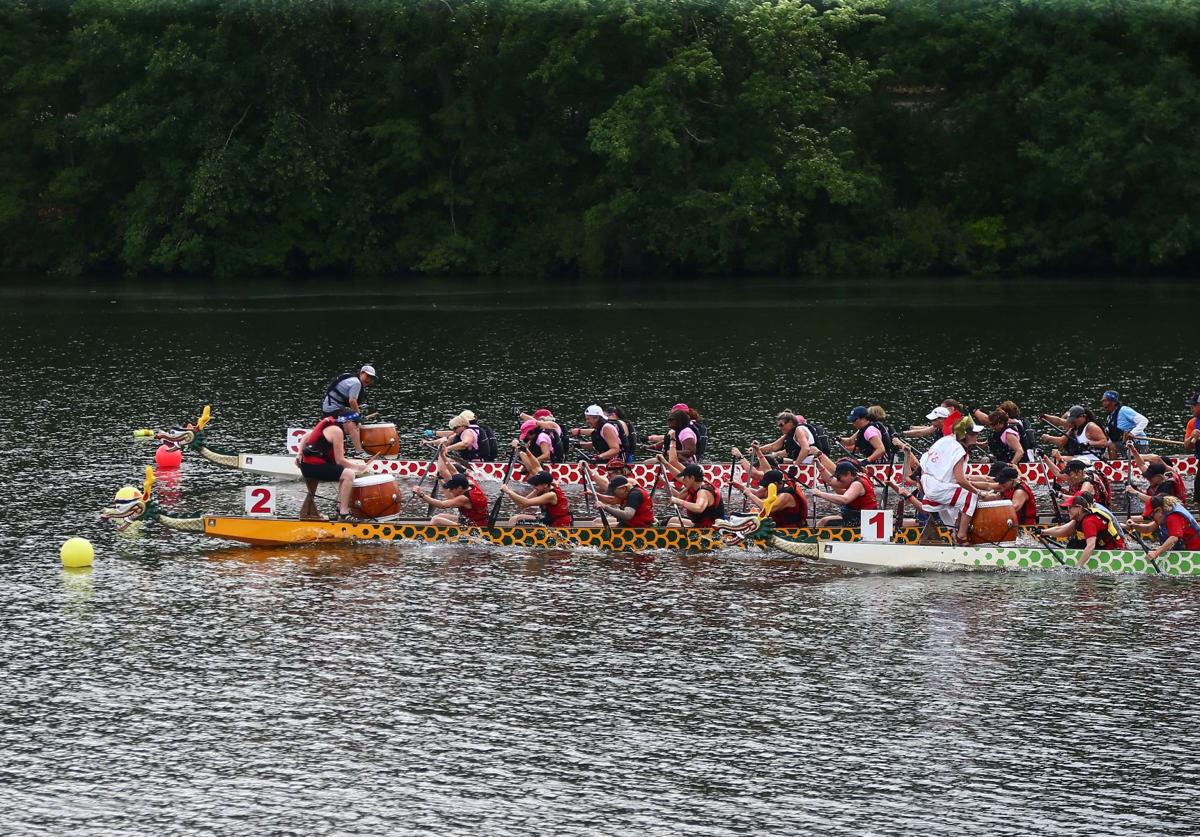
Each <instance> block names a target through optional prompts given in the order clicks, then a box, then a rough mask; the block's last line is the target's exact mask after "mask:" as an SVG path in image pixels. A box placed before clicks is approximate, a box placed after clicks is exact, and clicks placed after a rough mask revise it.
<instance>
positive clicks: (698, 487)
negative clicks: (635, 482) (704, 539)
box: [658, 454, 725, 529]
mask: <svg viewBox="0 0 1200 837" xmlns="http://www.w3.org/2000/svg"><path fill="white" fill-rule="evenodd" d="M658 458H659V460H660V461H662V460H663V457H662V455H661V454H660V455H659V457H658ZM676 481H677V482H678V483H679V485H680V486H681V487H682V488H681V490H678V491H677V490H675V489H674V488H672V489H671V497H670V501H671V503H672V504H673V505H674V506H675V507H676V509H677V511H676V513H675V514H672V515H671V517H670V519H669V520H668V521H667V525H668V526H682V527H684V528H687V529H707V528H711V527H712V526H714V525H715V524H716V522H717V521H718V520H720V519H722V518H724V517H725V502H724V501H723V500H722V499H721V492H720V491H719V490H718V489H717V487H716V486H715V485H713V484H712V483H711V482H709V481H708V480H706V479H705V478H704V469H703V468H701V467H700V466H699V465H697V464H695V463H692V464H690V465H688V466H686V467H684V468H682V469H681V470H680V471H679V473H678V475H677V476H676ZM685 514H686V516H685Z"/></svg>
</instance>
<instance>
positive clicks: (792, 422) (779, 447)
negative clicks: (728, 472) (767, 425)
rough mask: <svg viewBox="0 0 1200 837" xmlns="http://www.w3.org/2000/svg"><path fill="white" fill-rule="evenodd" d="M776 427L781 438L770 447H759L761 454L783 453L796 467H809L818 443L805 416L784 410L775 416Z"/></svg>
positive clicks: (786, 459)
mask: <svg viewBox="0 0 1200 837" xmlns="http://www.w3.org/2000/svg"><path fill="white" fill-rule="evenodd" d="M775 426H776V427H777V428H779V434H780V435H779V438H778V439H776V440H775V441H774V442H771V443H770V444H769V445H759V446H758V450H759V452H760V453H762V454H768V453H775V452H776V451H782V452H783V455H784V457H785V461H787V462H792V463H794V464H796V465H807V464H809V463H811V462H812V461H813V458H814V456H815V454H816V453H817V447H816V445H817V441H816V437H815V436H813V432H812V429H811V428H809V427H808V426H807V425H806V423H805V421H804V418H803V416H797V415H796V414H795V413H793V412H792V411H790V410H784V411H783V412H782V413H780V414H779V415H777V416H775ZM739 455H740V454H739Z"/></svg>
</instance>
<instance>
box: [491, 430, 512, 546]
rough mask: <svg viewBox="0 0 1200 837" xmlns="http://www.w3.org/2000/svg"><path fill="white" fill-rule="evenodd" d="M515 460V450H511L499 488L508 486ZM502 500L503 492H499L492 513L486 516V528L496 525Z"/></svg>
mask: <svg viewBox="0 0 1200 837" xmlns="http://www.w3.org/2000/svg"><path fill="white" fill-rule="evenodd" d="M516 458H517V449H516V448H511V453H509V455H508V464H507V465H505V466H504V482H502V483H500V487H501V488H503V487H504V486H506V485H508V480H509V477H511V476H512V472H513V462H514V461H515V460H516ZM503 499H504V492H503V491H501V492H500V496H498V497H497V498H496V502H494V503H492V512H491V514H489V515H488V528H489V529H491V528H493V527H494V526H495V525H496V516H497V515H499V514H500V503H501V501H502V500H503Z"/></svg>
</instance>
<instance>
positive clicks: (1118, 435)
mask: <svg viewBox="0 0 1200 837" xmlns="http://www.w3.org/2000/svg"><path fill="white" fill-rule="evenodd" d="M1120 415H1121V402H1120V401H1118V402H1117V408H1116V409H1115V410H1113V411H1112V412H1111V413H1109V414H1108V421H1106V422H1105V424H1104V432H1105V433H1107V434H1108V439H1109V441H1111V442H1113V443H1114V444H1116V445H1123V444H1124V439H1123V438H1122V437H1123V436H1124V435H1125V431H1124V430H1121V429H1119V428H1118V427H1117V419H1118V418H1119V417H1120Z"/></svg>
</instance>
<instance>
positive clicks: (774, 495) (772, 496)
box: [758, 483, 779, 520]
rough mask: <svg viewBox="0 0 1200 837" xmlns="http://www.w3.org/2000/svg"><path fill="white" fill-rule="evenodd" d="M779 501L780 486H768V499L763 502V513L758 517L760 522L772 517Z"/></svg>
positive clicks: (774, 484) (772, 484) (773, 484)
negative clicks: (772, 512)
mask: <svg viewBox="0 0 1200 837" xmlns="http://www.w3.org/2000/svg"><path fill="white" fill-rule="evenodd" d="M778 499H779V486H778V485H777V484H776V483H771V484H770V485H768V486H767V499H765V500H763V507H762V513H761V514H760V515H759V516H758V519H759V520H765V519H767V518H768V517H770V516H771V509H772V508H774V507H775V501H776V500H778Z"/></svg>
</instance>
